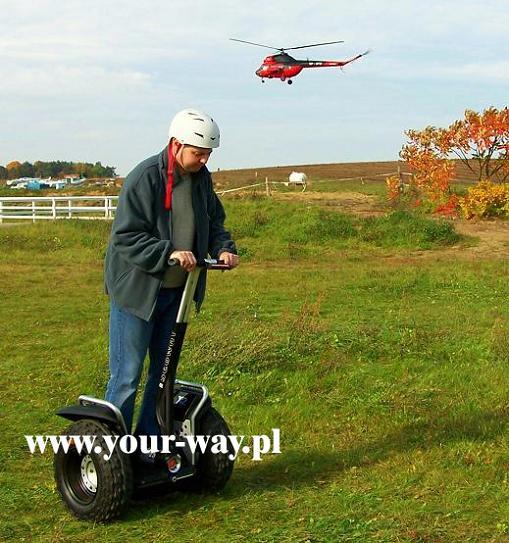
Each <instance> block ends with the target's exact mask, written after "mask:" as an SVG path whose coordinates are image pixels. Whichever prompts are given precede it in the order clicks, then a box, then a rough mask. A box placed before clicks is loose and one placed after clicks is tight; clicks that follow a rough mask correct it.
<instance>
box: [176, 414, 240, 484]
mask: <svg viewBox="0 0 509 543" xmlns="http://www.w3.org/2000/svg"><path fill="white" fill-rule="evenodd" d="M200 434H201V435H208V436H215V435H224V436H228V435H230V428H229V427H228V424H226V421H225V420H224V419H223V417H222V416H221V415H220V414H219V413H218V412H217V411H216V410H215V409H214V408H213V407H211V408H210V409H208V410H207V411H206V412H205V413H204V414H203V417H202V419H201V421H200ZM211 446H212V445H211V444H209V445H208V447H207V449H206V450H205V452H204V453H203V454H201V455H200V457H199V460H198V464H197V466H196V475H194V477H193V478H192V479H191V480H188V481H187V482H186V488H187V489H188V490H198V491H202V492H217V491H219V490H222V489H223V488H224V486H225V485H226V483H227V482H228V480H229V479H230V477H231V474H232V471H233V464H234V460H232V459H230V458H229V455H232V456H233V454H234V450H233V447H232V446H231V443H230V441H229V440H228V452H226V453H218V454H214V453H213V452H211V450H210V449H211Z"/></svg>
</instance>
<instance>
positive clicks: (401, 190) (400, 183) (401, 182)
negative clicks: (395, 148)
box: [398, 164, 405, 192]
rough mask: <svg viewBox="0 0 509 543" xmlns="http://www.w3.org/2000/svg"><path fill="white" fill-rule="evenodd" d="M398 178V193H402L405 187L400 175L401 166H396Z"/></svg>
mask: <svg viewBox="0 0 509 543" xmlns="http://www.w3.org/2000/svg"><path fill="white" fill-rule="evenodd" d="M398 177H399V187H398V188H399V192H403V189H404V187H405V185H404V181H403V174H402V173H401V166H400V165H399V164H398Z"/></svg>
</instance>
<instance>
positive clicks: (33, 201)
mask: <svg viewBox="0 0 509 543" xmlns="http://www.w3.org/2000/svg"><path fill="white" fill-rule="evenodd" d="M32 222H35V200H32Z"/></svg>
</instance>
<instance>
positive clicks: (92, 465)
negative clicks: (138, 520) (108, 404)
mask: <svg viewBox="0 0 509 543" xmlns="http://www.w3.org/2000/svg"><path fill="white" fill-rule="evenodd" d="M112 433H114V432H112V431H111V429H110V428H108V426H106V425H105V424H102V423H100V422H99V421H96V420H92V419H83V420H79V421H76V422H75V423H73V424H72V425H71V426H69V428H67V430H66V432H65V434H66V435H67V436H96V439H95V442H94V450H93V451H91V452H88V451H86V450H85V448H83V449H82V450H81V451H79V450H78V448H77V447H76V443H75V442H71V444H70V446H69V450H68V451H67V453H65V452H63V450H62V449H60V450H59V451H58V452H57V453H56V454H55V458H54V470H55V481H56V485H57V489H58V491H59V493H60V495H61V497H62V500H63V501H64V503H65V505H66V506H67V508H68V509H69V510H70V511H71V513H72V514H73V515H74V516H75V517H77V518H78V519H82V520H94V521H96V522H107V521H110V520H113V519H114V518H116V517H118V516H120V515H121V514H122V512H123V511H124V510H125V508H126V506H127V504H128V503H129V500H130V498H131V494H132V490H133V473H132V466H131V461H130V459H129V458H128V455H126V454H125V453H123V452H122V451H120V450H119V449H118V448H115V450H114V451H113V453H112V455H111V458H110V459H109V460H105V459H104V454H105V453H107V454H108V455H109V454H110V453H109V452H108V448H107V446H106V443H105V441H104V437H103V436H104V435H110V434H112ZM99 447H100V449H101V450H99Z"/></svg>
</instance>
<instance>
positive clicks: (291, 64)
mask: <svg viewBox="0 0 509 543" xmlns="http://www.w3.org/2000/svg"><path fill="white" fill-rule="evenodd" d="M365 54H366V53H363V54H361V55H357V56H355V57H353V58H350V59H348V60H297V59H295V58H293V57H291V56H290V55H289V54H288V53H284V52H283V53H279V54H277V55H269V56H268V57H265V59H264V60H263V64H262V65H261V66H260V67H259V68H258V70H256V72H255V74H256V75H257V76H258V77H261V78H262V81H263V80H264V79H274V78H277V79H281V81H285V80H288V83H291V80H290V78H292V77H294V76H296V75H299V74H300V72H302V70H303V69H304V68H329V67H333V66H336V67H342V66H345V65H346V64H349V63H350V62H353V61H354V60H357V59H358V58H361V57H362V56H364V55H365Z"/></svg>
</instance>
